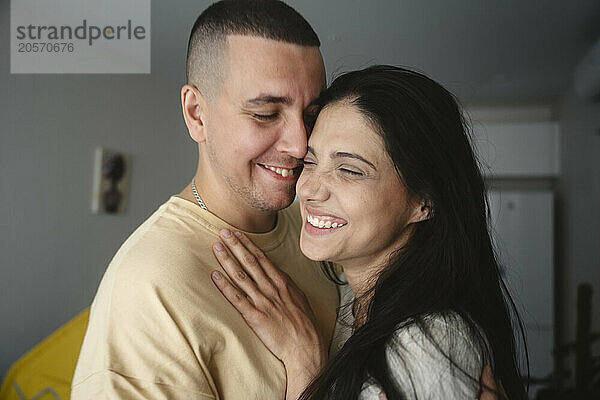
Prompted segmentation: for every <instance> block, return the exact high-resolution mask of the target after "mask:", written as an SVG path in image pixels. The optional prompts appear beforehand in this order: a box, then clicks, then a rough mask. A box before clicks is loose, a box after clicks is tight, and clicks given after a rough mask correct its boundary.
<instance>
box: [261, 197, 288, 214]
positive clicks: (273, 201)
mask: <svg viewBox="0 0 600 400" xmlns="http://www.w3.org/2000/svg"><path fill="white" fill-rule="evenodd" d="M295 198H296V194H295V193H291V194H290V193H281V194H280V195H277V194H275V193H269V197H268V198H263V199H262V201H257V205H258V206H259V208H260V209H261V210H262V211H265V212H277V211H279V210H283V209H285V208H288V207H289V206H290V205H291V204H292V203H293V202H294V199H295Z"/></svg>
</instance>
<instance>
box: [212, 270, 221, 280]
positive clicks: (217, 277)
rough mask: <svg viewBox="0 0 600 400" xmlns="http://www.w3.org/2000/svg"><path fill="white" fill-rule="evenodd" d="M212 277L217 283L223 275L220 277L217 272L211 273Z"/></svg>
mask: <svg viewBox="0 0 600 400" xmlns="http://www.w3.org/2000/svg"><path fill="white" fill-rule="evenodd" d="M212 275H213V278H215V280H217V281H218V280H219V279H221V278H222V277H223V275H221V273H220V272H217V271H215V272H213V274H212Z"/></svg>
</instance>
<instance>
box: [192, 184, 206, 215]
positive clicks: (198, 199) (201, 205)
mask: <svg viewBox="0 0 600 400" xmlns="http://www.w3.org/2000/svg"><path fill="white" fill-rule="evenodd" d="M192 192H193V193H194V197H195V198H196V201H197V202H198V205H199V206H200V208H202V209H204V210H206V211H208V208H206V204H204V202H203V201H202V199H201V198H200V195H199V194H198V191H197V190H196V182H195V181H194V179H192Z"/></svg>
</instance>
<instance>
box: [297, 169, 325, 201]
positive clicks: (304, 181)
mask: <svg viewBox="0 0 600 400" xmlns="http://www.w3.org/2000/svg"><path fill="white" fill-rule="evenodd" d="M312 168H314V167H312ZM312 168H311V170H308V169H306V168H305V169H304V170H303V171H302V173H301V174H300V176H299V177H298V182H297V183H296V194H297V195H298V198H299V199H300V200H302V201H311V200H312V201H325V200H327V199H328V198H329V195H330V192H329V188H328V185H327V182H326V179H325V178H326V177H325V176H324V175H323V174H322V173H319V172H317V171H314V170H312Z"/></svg>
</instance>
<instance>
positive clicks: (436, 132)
mask: <svg viewBox="0 0 600 400" xmlns="http://www.w3.org/2000/svg"><path fill="white" fill-rule="evenodd" d="M340 101H344V102H348V103H349V104H350V105H352V106H354V107H356V109H357V110H359V111H360V112H361V114H362V115H363V116H364V117H365V118H366V119H367V120H368V121H370V122H371V123H372V124H373V126H374V127H376V128H377V130H378V131H379V132H380V134H381V135H382V137H383V139H384V142H385V147H386V151H387V153H388V154H389V156H390V157H391V159H392V161H393V162H394V165H395V167H396V170H397V172H398V174H399V176H400V177H401V179H402V181H403V183H404V184H405V186H406V188H407V189H408V191H409V192H410V193H411V194H415V195H417V196H418V197H419V198H420V199H423V200H425V201H426V203H427V204H429V206H430V215H429V219H427V220H425V221H422V222H418V223H416V224H415V226H414V227H413V230H412V235H411V236H410V238H409V239H408V241H407V243H406V245H405V246H403V248H402V249H400V250H398V251H397V252H396V253H394V254H393V255H392V256H391V257H390V261H389V265H387V267H386V268H385V269H383V272H382V273H381V274H380V275H379V276H378V278H377V281H376V282H375V284H374V285H373V287H372V288H371V290H370V292H369V293H367V296H369V298H370V299H371V300H370V301H369V302H368V305H367V309H366V316H367V319H366V322H365V323H364V324H363V325H361V326H359V327H356V329H355V331H354V334H353V335H352V337H351V338H350V339H348V341H347V342H346V343H345V344H344V346H343V347H342V349H341V350H340V351H339V352H338V353H337V354H336V355H335V356H334V357H333V358H332V359H331V360H330V361H329V363H328V365H327V366H326V367H325V369H324V370H323V371H322V373H321V374H320V375H319V376H318V377H317V378H316V379H315V380H314V381H313V382H312V384H311V385H310V386H309V387H308V388H307V389H306V391H305V392H304V393H303V395H302V397H301V398H302V399H316V400H322V399H323V398H326V397H328V398H329V399H330V400H335V399H343V400H347V399H357V398H358V395H359V393H360V391H361V387H362V385H363V383H364V382H365V381H367V380H368V379H374V380H375V381H376V382H377V383H378V384H379V385H380V386H381V387H382V389H383V390H384V391H385V392H386V394H387V397H388V399H399V398H403V397H404V396H405V394H403V393H404V390H411V388H398V387H397V386H396V384H395V383H394V380H393V379H392V374H391V373H390V370H389V366H388V364H387V363H386V362H382V360H385V359H386V356H385V354H386V353H385V351H386V347H387V346H388V345H389V343H390V340H391V339H392V337H393V334H394V333H395V332H396V331H397V329H399V328H401V327H407V326H410V325H412V324H417V325H418V326H424V325H425V324H424V321H425V319H426V318H427V317H428V316H431V315H444V314H447V313H449V312H450V313H455V314H458V315H459V316H460V317H462V319H463V320H464V322H465V323H466V324H467V326H468V327H469V332H468V333H469V335H470V337H471V339H473V342H474V343H476V344H478V347H479V349H478V350H480V352H481V353H482V354H483V356H484V360H486V361H485V362H488V363H490V364H491V365H490V366H491V367H492V371H493V373H494V377H495V379H496V380H497V381H498V380H499V381H500V382H501V383H502V386H503V388H504V390H505V392H506V395H507V396H508V398H510V399H525V398H526V391H525V389H524V386H523V383H522V381H521V378H520V376H519V370H518V360H517V355H516V345H515V336H514V332H513V324H514V323H516V324H517V326H518V328H519V329H520V332H521V337H523V333H522V332H523V327H522V324H521V321H520V318H519V316H518V313H517V311H516V309H515V306H514V303H513V302H512V300H511V298H510V295H509V293H508V291H507V288H506V286H505V284H504V282H503V281H502V278H501V276H500V273H499V269H498V262H497V259H496V254H495V251H494V246H493V244H492V241H491V239H490V234H489V231H488V219H489V208H488V204H487V198H486V190H485V184H484V180H483V177H482V175H481V172H480V169H479V167H478V163H477V160H476V157H475V155H474V153H473V150H472V148H471V144H470V131H469V129H468V125H467V124H466V123H465V120H464V117H463V114H462V112H461V110H460V107H459V105H458V102H457V100H456V99H455V97H454V96H453V95H452V94H451V93H449V92H448V91H447V90H446V89H444V88H443V87H442V86H441V85H439V84H438V83H436V82H435V81H433V80H431V79H429V78H428V77H426V76H424V75H422V74H420V73H417V72H413V71H410V70H406V69H403V68H398V67H393V66H373V67H369V68H366V69H363V70H360V71H354V72H350V73H346V74H343V75H341V76H339V77H338V78H337V79H335V80H334V81H333V82H332V84H331V86H330V87H329V88H328V89H327V90H325V91H324V92H323V93H322V95H321V96H320V97H319V99H318V100H317V101H316V104H317V105H318V106H319V107H320V108H321V109H322V108H324V107H327V106H328V105H331V104H334V103H337V102H340ZM371 296H372V297H371ZM357 300H358V299H357ZM424 332H425V333H426V334H427V330H424ZM428 336H429V337H430V339H431V340H433V338H431V335H429V334H428ZM438 348H439V347H438ZM449 361H450V362H452V361H453V360H452V359H450V360H449ZM453 364H455V365H456V363H453ZM471 379H474V380H476V381H477V382H478V381H479V376H476V377H471ZM498 398H500V396H499V397H498Z"/></svg>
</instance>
